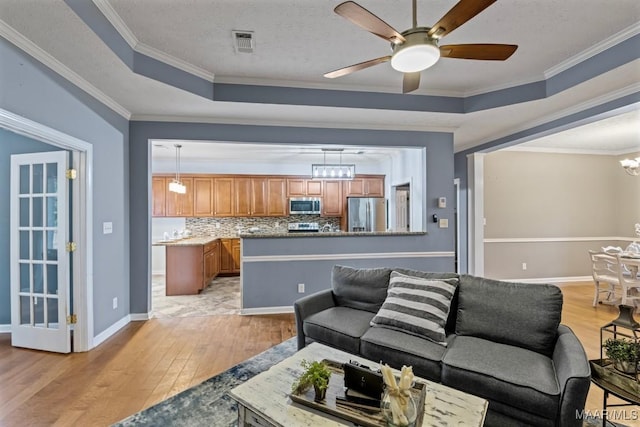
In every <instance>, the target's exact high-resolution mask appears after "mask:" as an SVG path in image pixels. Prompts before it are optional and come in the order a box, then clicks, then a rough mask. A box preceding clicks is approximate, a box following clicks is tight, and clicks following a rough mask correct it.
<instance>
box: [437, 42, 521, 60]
mask: <svg viewBox="0 0 640 427" xmlns="http://www.w3.org/2000/svg"><path fill="white" fill-rule="evenodd" d="M516 49H518V46H516V45H514V44H489V43H485V44H482V43H478V44H448V45H443V46H440V56H441V57H443V58H459V59H481V60H484V61H504V60H505V59H507V58H509V57H510V56H511V55H513V52H515V51H516Z"/></svg>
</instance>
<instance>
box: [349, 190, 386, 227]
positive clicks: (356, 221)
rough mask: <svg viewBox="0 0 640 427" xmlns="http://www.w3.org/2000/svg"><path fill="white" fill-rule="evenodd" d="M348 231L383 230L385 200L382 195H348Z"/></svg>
mask: <svg viewBox="0 0 640 427" xmlns="http://www.w3.org/2000/svg"><path fill="white" fill-rule="evenodd" d="M347 221H348V224H349V227H348V231H385V230H386V229H387V201H386V200H385V198H384V197H348V198H347Z"/></svg>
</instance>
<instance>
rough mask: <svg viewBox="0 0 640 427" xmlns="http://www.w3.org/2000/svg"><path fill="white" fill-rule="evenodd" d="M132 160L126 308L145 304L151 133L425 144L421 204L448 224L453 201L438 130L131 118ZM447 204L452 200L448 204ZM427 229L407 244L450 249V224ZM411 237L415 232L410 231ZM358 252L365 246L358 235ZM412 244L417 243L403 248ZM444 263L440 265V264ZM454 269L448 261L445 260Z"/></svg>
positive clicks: (446, 136)
mask: <svg viewBox="0 0 640 427" xmlns="http://www.w3.org/2000/svg"><path fill="white" fill-rule="evenodd" d="M129 136H130V144H129V147H130V153H129V158H130V160H131V168H130V174H131V176H130V178H131V199H130V206H131V254H132V257H131V312H132V313H146V312H147V311H148V310H149V305H150V301H149V299H150V298H149V284H150V281H151V278H150V271H151V269H150V250H151V245H150V244H151V239H150V228H151V227H150V208H149V201H150V197H151V196H150V194H149V188H150V165H149V149H150V144H149V140H150V139H191V140H209V141H210V140H218V141H229V142H263V143H280V144H296V145H304V144H323V145H331V144H338V145H370V146H399V147H407V146H410V147H425V148H426V156H427V173H426V177H425V178H424V179H425V180H426V188H427V190H426V193H427V194H426V199H425V200H426V202H425V206H423V209H424V210H425V214H426V215H427V216H428V217H429V218H430V217H431V215H433V214H434V213H437V214H438V216H439V217H440V218H448V219H449V221H450V224H453V207H452V206H450V207H447V208H446V209H438V208H437V201H438V197H443V196H444V197H446V198H447V199H448V200H453V197H454V187H453V135H452V134H450V133H443V132H414V131H390V130H363V129H328V128H302V127H287V126H250V125H228V124H209V123H175V122H172V123H169V122H131V126H130V129H129ZM450 205H451V204H450ZM426 231H427V234H425V235H422V236H419V238H417V240H416V241H415V242H413V243H411V247H413V248H418V250H421V251H453V250H454V230H453V227H450V228H446V229H440V228H438V227H437V226H436V224H434V223H433V222H430V221H427V230H426ZM412 237H413V238H415V237H416V236H412ZM357 244H359V245H360V247H359V249H358V250H359V251H360V252H367V251H368V250H369V249H370V248H369V247H368V245H367V243H366V239H362V240H360V241H359V242H358V243H357ZM407 250H416V249H407ZM443 267H447V266H446V265H444V266H443V265H440V266H439V268H443ZM450 267H451V268H449V269H450V270H453V263H452V262H451V263H450Z"/></svg>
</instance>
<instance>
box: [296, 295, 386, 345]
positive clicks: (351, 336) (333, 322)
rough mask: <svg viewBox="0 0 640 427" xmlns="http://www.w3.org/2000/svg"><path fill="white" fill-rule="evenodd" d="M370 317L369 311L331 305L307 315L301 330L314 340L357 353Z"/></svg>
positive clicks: (371, 315) (371, 314)
mask: <svg viewBox="0 0 640 427" xmlns="http://www.w3.org/2000/svg"><path fill="white" fill-rule="evenodd" d="M372 317H373V313H371V312H370V311H365V310H356V309H353V308H349V307H332V308H328V309H326V310H323V311H321V312H319V313H316V314H312V315H311V316H309V317H307V318H306V319H305V320H304V326H303V330H304V333H305V335H306V336H307V337H309V338H311V339H313V340H314V341H318V342H321V343H323V344H327V345H329V346H331V347H336V348H339V349H341V350H344V351H346V352H348V353H354V354H358V353H359V352H360V337H361V336H362V335H363V334H364V333H365V332H366V331H367V329H369V322H370V321H371V318H372Z"/></svg>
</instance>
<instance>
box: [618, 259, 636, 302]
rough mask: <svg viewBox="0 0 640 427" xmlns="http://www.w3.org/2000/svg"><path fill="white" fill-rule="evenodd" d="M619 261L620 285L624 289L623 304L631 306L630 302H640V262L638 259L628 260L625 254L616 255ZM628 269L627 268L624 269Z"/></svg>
mask: <svg viewBox="0 0 640 427" xmlns="http://www.w3.org/2000/svg"><path fill="white" fill-rule="evenodd" d="M616 258H617V261H618V266H619V268H618V283H620V287H621V288H622V304H624V305H630V304H629V303H630V302H633V305H634V306H635V302H636V301H638V300H640V277H638V268H639V267H640V260H639V259H638V258H628V257H626V256H625V254H624V253H618V254H616ZM623 267H626V268H623Z"/></svg>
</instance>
